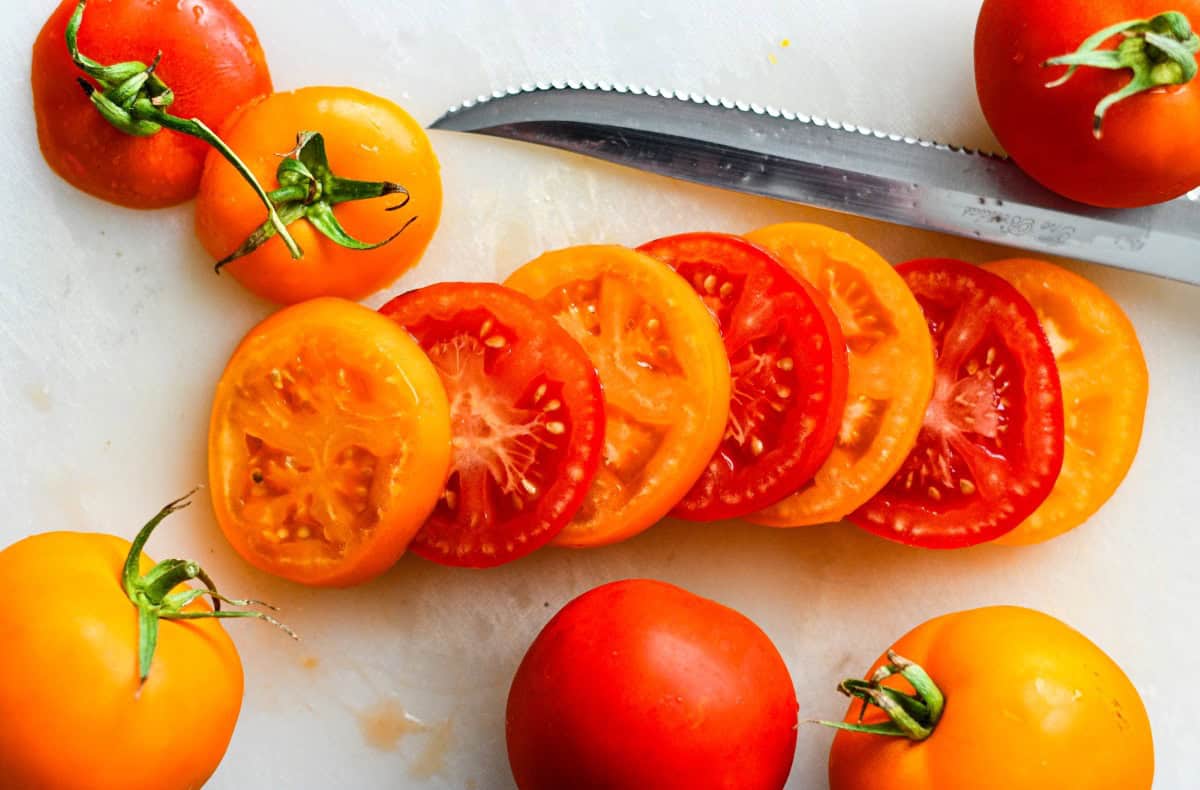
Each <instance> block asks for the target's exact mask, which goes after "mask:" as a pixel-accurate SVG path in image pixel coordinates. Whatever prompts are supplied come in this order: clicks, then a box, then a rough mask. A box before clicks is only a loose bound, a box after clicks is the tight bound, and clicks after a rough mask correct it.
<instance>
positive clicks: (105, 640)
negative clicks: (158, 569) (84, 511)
mask: <svg viewBox="0 0 1200 790" xmlns="http://www.w3.org/2000/svg"><path fill="white" fill-rule="evenodd" d="M129 553H130V543H129V542H128V541H126V540H122V539H121V538H117V537H113V536H110V535H97V534H78V533H67V532H55V533H47V534H43V535H36V536H34V537H31V538H26V539H25V540H22V541H20V542H19V543H16V544H14V545H12V546H9V547H8V548H7V549H4V550H3V551H0V579H3V580H4V583H5V585H6V590H5V597H6V599H7V603H8V605H6V606H5V607H3V608H2V609H0V643H2V644H3V645H4V650H3V651H2V653H0V790H38V789H39V788H47V789H49V788H53V790H190V789H191V788H198V787H200V786H201V785H203V784H204V783H205V782H206V781H207V780H208V778H209V777H210V776H211V775H212V773H213V772H214V771H215V770H216V768H217V765H218V764H219V763H220V762H221V759H222V757H224V755H225V750H226V748H227V747H228V746H229V741H230V738H231V737H232V736H233V730H234V725H235V724H236V723H237V719H238V713H239V711H240V710H241V705H242V683H243V677H242V664H241V660H240V659H239V658H238V654H237V650H236V649H235V648H234V645H233V642H232V641H231V640H230V638H229V636H228V635H227V634H226V633H225V630H224V629H223V628H222V627H221V626H220V624H219V623H217V622H216V621H215V620H212V619H199V620H188V621H187V622H183V621H172V620H161V621H160V622H159V626H158V645H157V649H156V650H155V652H154V657H153V663H152V664H150V672H149V674H148V675H147V677H146V681H145V683H144V684H139V673H138V664H139V654H138V638H139V626H138V610H137V608H136V607H135V606H134V605H133V603H131V601H130V598H129V597H128V596H127V595H126V592H125V590H124V589H123V588H122V566H123V565H124V563H125V560H126V555H127V554H129ZM153 565H154V563H153V561H152V560H150V558H149V557H147V556H146V555H144V554H142V555H140V568H139V569H138V570H139V574H138V575H141V574H144V573H146V572H147V571H149V570H150V569H151V567H152V566H153ZM185 611H187V612H197V613H198V612H206V611H211V610H210V609H209V608H208V607H207V605H205V604H203V603H201V602H199V601H196V602H194V603H192V604H189V605H188V606H187V607H185Z"/></svg>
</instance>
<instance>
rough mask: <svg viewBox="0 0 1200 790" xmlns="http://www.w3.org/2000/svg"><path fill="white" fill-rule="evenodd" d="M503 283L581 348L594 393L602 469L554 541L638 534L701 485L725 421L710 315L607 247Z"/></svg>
mask: <svg viewBox="0 0 1200 790" xmlns="http://www.w3.org/2000/svg"><path fill="white" fill-rule="evenodd" d="M505 284H506V285H508V286H509V287H512V288H515V289H517V290H519V291H521V292H522V293H524V294H527V295H529V296H530V297H532V298H533V299H534V300H535V301H536V302H537V303H538V306H539V307H541V308H542V309H544V310H546V311H547V312H548V313H549V314H550V315H552V316H554V318H555V320H556V321H558V323H559V324H560V325H561V326H562V327H563V328H564V329H565V330H566V331H567V332H568V333H570V335H571V336H572V337H573V338H575V339H576V340H577V341H578V342H579V344H580V345H582V346H583V348H584V351H586V352H587V354H588V357H589V358H590V359H591V361H592V363H593V364H594V365H595V367H596V369H597V371H598V372H599V375H600V382H601V384H602V385H603V387H604V408H605V414H606V419H607V423H606V427H605V447H604V461H603V463H602V465H601V467H600V470H599V472H597V474H596V479H595V480H594V481H593V483H592V487H591V490H590V491H589V492H588V496H587V498H586V499H585V501H584V504H583V507H581V508H580V509H579V512H578V513H577V514H576V516H575V518H574V519H573V520H572V522H571V523H570V524H568V525H567V527H566V529H564V530H563V531H562V533H561V534H560V535H559V536H558V537H557V538H556V539H555V544H556V545H562V546H571V547H573V548H585V547H589V546H599V545H605V544H608V543H614V542H616V541H619V540H624V539H626V538H629V537H632V536H633V535H636V534H637V533H639V532H641V531H643V530H645V529H647V528H648V527H650V526H651V525H652V524H654V523H655V522H656V521H658V520H659V519H661V518H662V517H663V516H665V515H667V514H668V513H670V512H671V509H672V508H673V507H675V505H676V504H677V503H678V502H679V501H680V500H681V499H682V498H683V497H684V495H686V494H687V492H688V490H689V489H690V488H691V487H692V485H693V484H694V483H695V482H696V480H697V479H698V478H699V477H700V475H701V474H702V473H703V471H704V469H705V467H706V466H707V465H708V461H709V459H710V458H712V455H713V453H714V452H715V451H716V448H717V447H718V446H719V445H720V443H721V436H722V434H723V433H724V431H725V425H726V423H727V422H728V418H729V392H730V386H729V358H728V357H727V356H726V354H725V347H724V344H723V343H722V340H721V333H720V328H719V327H718V326H717V322H716V319H715V318H714V317H713V315H712V313H710V312H709V311H708V309H707V308H705V306H704V302H702V301H701V300H700V298H699V297H698V296H696V294H695V292H694V291H693V290H692V288H691V286H689V285H688V283H687V281H686V280H684V279H683V278H682V277H680V276H679V275H678V274H677V273H675V272H674V271H672V270H671V268H670V267H668V266H665V265H663V264H662V263H660V262H659V261H657V260H655V259H654V258H651V257H650V256H649V255H645V254H643V253H640V252H636V251H634V250H630V249H627V248H624V247H617V246H613V245H584V246H578V247H570V248H567V249H563V250H556V251H553V252H548V253H546V254H545V255H542V256H541V257H539V258H537V259H536V260H533V261H530V262H529V263H527V264H525V265H524V266H522V267H521V268H520V269H518V270H517V271H516V272H514V273H513V274H512V275H511V276H510V277H509V278H508V280H507V282H506V283H505Z"/></svg>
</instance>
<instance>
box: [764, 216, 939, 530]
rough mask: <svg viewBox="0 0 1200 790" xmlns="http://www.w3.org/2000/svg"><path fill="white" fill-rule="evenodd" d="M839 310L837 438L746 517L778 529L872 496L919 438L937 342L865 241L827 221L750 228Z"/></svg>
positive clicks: (839, 513)
mask: <svg viewBox="0 0 1200 790" xmlns="http://www.w3.org/2000/svg"><path fill="white" fill-rule="evenodd" d="M746 238H748V239H750V241H753V242H754V243H756V244H759V245H761V246H763V247H766V248H767V249H768V250H770V251H771V252H773V253H775V255H776V256H777V257H778V258H779V260H780V261H781V262H782V263H783V265H784V266H786V267H787V268H788V269H789V270H790V271H791V272H792V274H794V275H796V276H798V277H801V278H803V279H804V280H807V281H808V282H809V283H811V284H812V285H813V286H814V287H815V288H816V289H817V290H818V291H820V292H821V294H822V295H823V296H824V297H825V299H826V300H827V301H828V302H829V306H830V307H831V308H833V312H834V314H835V315H836V316H837V318H838V322H839V323H840V324H841V327H842V333H843V334H844V335H845V337H846V350H847V354H848V361H849V367H850V381H849V385H848V388H847V395H846V411H845V414H844V415H843V417H842V426H841V429H840V431H839V432H838V437H837V442H836V443H835V445H834V448H833V452H832V453H830V455H829V458H828V460H826V461H825V464H824V465H823V466H822V467H821V468H820V469H819V470H818V471H817V474H816V476H815V477H814V478H813V480H812V482H811V483H810V484H809V485H807V486H805V487H804V488H802V489H801V490H800V491H798V492H796V493H795V494H793V495H792V496H790V497H788V498H787V499H785V500H783V501H782V502H779V503H778V504H776V505H773V506H772V507H769V508H767V509H766V510H763V511H761V512H759V513H756V514H754V515H752V516H750V517H749V518H750V520H751V521H754V522H756V523H759V524H766V525H768V526H773V527H799V526H805V525H808V524H823V523H827V522H831V521H838V520H840V519H842V518H843V517H844V516H846V515H847V514H848V513H851V512H852V511H854V510H856V509H857V508H858V507H859V506H861V505H862V504H863V503H865V502H866V501H867V500H869V499H870V498H871V497H872V496H874V495H875V494H876V493H878V491H879V490H880V489H882V488H883V487H884V486H885V485H887V482H888V481H889V480H891V479H892V476H893V475H895V474H896V472H897V471H898V470H899V469H900V465H901V464H902V463H904V459H905V457H906V456H907V455H908V452H909V450H911V449H912V446H913V444H914V443H915V442H916V440H917V434H918V433H919V432H920V430H921V421H922V418H923V417H924V415H925V407H926V406H927V405H928V404H929V398H930V396H931V395H932V393H933V344H932V341H931V340H930V337H929V329H928V326H927V325H926V323H925V316H924V314H923V313H922V312H921V306H920V305H919V304H917V300H916V299H914V298H913V295H912V293H910V292H909V290H908V286H906V285H905V284H904V280H902V279H901V278H900V275H898V274H896V272H895V271H894V270H893V269H892V267H891V266H890V265H889V264H888V262H887V261H885V260H884V259H883V258H882V257H880V256H879V254H878V253H876V252H875V251H874V250H872V249H871V248H870V247H868V246H867V245H865V244H863V243H862V242H860V241H858V240H857V239H855V238H854V237H853V236H850V235H848V234H846V233H842V232H840V231H836V230H833V229H832V228H827V227H824V226H822V225H811V224H805V223H785V224H781V225H772V226H770V227H767V228H762V229H760V230H756V231H754V232H753V233H750V234H748V235H747V236H746Z"/></svg>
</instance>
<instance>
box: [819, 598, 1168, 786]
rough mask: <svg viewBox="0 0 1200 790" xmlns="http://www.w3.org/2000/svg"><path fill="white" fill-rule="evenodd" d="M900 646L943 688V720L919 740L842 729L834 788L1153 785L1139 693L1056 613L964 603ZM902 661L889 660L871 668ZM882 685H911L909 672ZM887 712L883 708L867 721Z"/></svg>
mask: <svg viewBox="0 0 1200 790" xmlns="http://www.w3.org/2000/svg"><path fill="white" fill-rule="evenodd" d="M893 650H894V652H895V653H896V654H899V656H902V657H903V658H905V659H909V660H911V661H913V662H915V663H916V664H918V665H919V666H920V667H922V668H923V669H924V670H925V672H927V673H928V677H929V678H931V679H932V681H933V683H934V684H936V686H937V687H938V688H939V689H940V691H941V693H942V694H943V695H944V699H945V707H944V710H943V711H942V713H941V717H940V719H939V720H938V721H937V722H936V723H934V724H933V732H932V734H931V735H929V736H928V737H927V738H926V739H925V740H920V741H914V740H910V739H909V738H906V737H887V736H882V735H871V734H864V733H857V732H848V731H839V732H838V733H837V735H836V737H835V738H834V741H833V748H832V750H831V751H830V754H829V786H830V789H831V790H949V788H955V789H956V790H957V788H970V790H1017V788H1020V790H1065V788H1087V790H1149V788H1150V786H1151V782H1152V781H1153V778H1154V744H1153V739H1152V737H1151V732H1150V721H1149V719H1148V718H1147V716H1146V709H1145V706H1143V704H1142V700H1141V698H1140V697H1139V696H1138V693H1137V690H1136V689H1135V688H1134V687H1133V684H1132V683H1130V681H1129V678H1128V677H1126V676H1125V673H1124V672H1122V671H1121V668H1120V667H1118V666H1117V665H1116V664H1115V663H1114V662H1113V661H1112V659H1110V658H1109V657H1108V656H1107V655H1105V654H1104V652H1103V651H1101V650H1100V648H1098V647H1096V645H1094V644H1092V642H1090V641H1088V639H1087V638H1086V637H1084V636H1083V635H1082V634H1080V633H1079V632H1078V631H1075V630H1073V629H1072V628H1070V627H1068V626H1066V625H1064V624H1063V623H1061V622H1059V621H1058V620H1055V619H1054V618H1053V617H1050V616H1048V615H1045V614H1041V613H1040V612H1034V611H1031V610H1029V609H1021V608H1016V607H991V608H985V609H975V610H972V611H967V612H959V613H957V614H950V615H946V616H944V617H939V618H937V619H935V620H931V621H929V622H927V623H925V624H924V625H921V626H919V627H917V628H916V629H914V630H913V631H911V632H910V633H909V634H907V635H906V636H904V637H903V638H902V639H900V641H898V642H896V644H895V646H894V647H893ZM891 663H893V662H892V661H891V660H890V659H889V657H888V656H887V655H885V656H883V657H881V658H880V660H879V661H878V662H876V664H875V666H874V667H873V668H872V672H871V673H868V676H867V677H868V678H870V677H871V675H872V674H874V672H875V671H876V670H878V669H879V668H881V667H884V666H885V665H888V664H891ZM882 685H884V686H887V687H890V688H892V689H895V690H898V691H901V692H904V693H906V694H907V693H909V692H910V691H911V690H912V689H911V688H910V686H909V684H908V683H907V682H906V681H905V680H904V679H902V678H901V677H900V676H899V675H893V676H891V677H889V678H887V679H886V680H884V681H883V682H882ZM860 708H861V703H860V702H858V701H855V702H853V703H851V705H850V708H849V710H847V712H846V717H845V722H846V723H848V724H854V723H855V722H857V721H858V718H859V711H860ZM887 718H888V717H887V716H885V715H884V714H883V713H882V711H880V710H879V709H878V708H875V707H873V706H872V707H870V708H869V709H868V711H867V713H866V716H865V718H864V723H866V724H868V725H878V724H881V723H884V722H886V721H887ZM918 723H919V724H920V723H922V722H918Z"/></svg>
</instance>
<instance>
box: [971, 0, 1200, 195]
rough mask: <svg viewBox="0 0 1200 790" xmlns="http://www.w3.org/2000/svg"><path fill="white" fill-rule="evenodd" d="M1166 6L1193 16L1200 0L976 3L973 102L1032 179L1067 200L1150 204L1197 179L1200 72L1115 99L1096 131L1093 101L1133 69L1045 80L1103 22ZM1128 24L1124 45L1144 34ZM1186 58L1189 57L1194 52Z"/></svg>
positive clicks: (1125, 81) (1089, 70)
mask: <svg viewBox="0 0 1200 790" xmlns="http://www.w3.org/2000/svg"><path fill="white" fill-rule="evenodd" d="M1168 9H1171V10H1174V11H1178V12H1182V14H1184V15H1185V16H1186V17H1187V18H1188V19H1190V20H1191V24H1192V26H1196V25H1200V0H1174V1H1173V2H1169V3H1164V2H1162V0H1088V1H1087V2H1082V1H1081V0H986V2H984V4H983V10H982V11H981V12H980V14H979V24H978V27H977V28H976V31H975V84H976V87H977V89H978V93H979V103H980V105H982V107H983V112H984V115H986V116H987V120H988V123H989V124H990V125H991V127H992V131H993V132H995V134H996V137H997V139H999V140H1000V144H1001V145H1003V146H1004V148H1005V150H1007V151H1008V153H1009V154H1010V155H1011V156H1012V157H1013V159H1015V160H1016V161H1017V163H1018V164H1019V165H1021V167H1022V168H1024V169H1025V170H1026V171H1027V172H1028V173H1029V174H1030V175H1031V176H1033V178H1035V179H1037V180H1038V181H1040V182H1041V183H1042V184H1044V185H1045V186H1047V187H1049V188H1050V189H1053V190H1054V191H1055V192H1058V193H1060V194H1063V195H1066V196H1067V197H1069V198H1073V199H1074V200H1079V201H1083V202H1085V203H1091V204H1093V205H1096V206H1108V207H1126V206H1143V205H1147V204H1151V203H1158V202H1160V201H1163V200H1168V199H1170V198H1173V197H1177V196H1179V195H1182V194H1184V193H1185V192H1188V191H1189V190H1191V189H1193V188H1195V187H1197V186H1200V145H1197V144H1196V140H1197V139H1200V82H1198V80H1197V79H1192V80H1190V81H1188V82H1186V83H1183V84H1180V85H1170V86H1163V87H1158V88H1156V89H1154V90H1149V91H1146V92H1144V93H1139V94H1137V95H1135V96H1132V97H1130V98H1126V99H1124V100H1122V101H1119V102H1117V103H1116V104H1115V105H1113V106H1112V107H1111V109H1109V110H1108V112H1107V113H1106V114H1105V115H1104V119H1103V125H1102V127H1101V131H1102V133H1103V136H1102V137H1100V138H1097V136H1096V134H1095V133H1094V131H1093V128H1094V127H1093V116H1094V115H1095V111H1096V107H1097V105H1098V104H1099V102H1100V101H1101V100H1102V99H1104V98H1105V97H1106V96H1108V95H1110V94H1113V93H1114V92H1116V91H1119V90H1121V89H1123V88H1125V86H1127V85H1129V84H1130V82H1131V79H1133V76H1132V72H1131V71H1130V70H1129V69H1127V68H1118V69H1113V70H1108V69H1102V68H1095V67H1092V66H1085V67H1082V68H1079V69H1078V71H1076V72H1075V73H1074V74H1073V75H1072V76H1071V78H1070V79H1069V80H1067V81H1066V82H1065V83H1063V84H1061V85H1057V86H1055V87H1048V86H1047V83H1050V82H1053V81H1055V80H1059V79H1060V78H1061V77H1063V76H1064V75H1065V73H1066V71H1067V67H1066V66H1062V65H1059V66H1050V67H1046V66H1044V65H1043V64H1044V63H1045V62H1046V61H1047V60H1048V59H1050V58H1055V57H1058V56H1062V55H1068V54H1070V53H1073V52H1075V51H1076V50H1078V49H1079V48H1080V45H1081V44H1083V43H1084V41H1085V39H1087V38H1089V37H1090V36H1092V35H1093V34H1095V33H1098V32H1100V31H1102V30H1104V29H1105V28H1108V27H1109V26H1111V25H1115V24H1117V23H1120V22H1125V21H1128V20H1139V19H1141V20H1148V19H1151V18H1153V17H1155V16H1156V15H1158V14H1161V13H1162V12H1164V11H1167V10H1168ZM1130 33H1131V34H1133V35H1134V38H1133V39H1129V40H1128V41H1129V43H1128V44H1126V46H1127V47H1132V46H1137V45H1138V44H1140V43H1141V41H1140V40H1136V39H1138V38H1139V35H1140V34H1138V33H1137V31H1133V30H1131V31H1130ZM1140 37H1141V38H1143V39H1144V36H1140ZM1123 40H1125V39H1123V38H1122V37H1121V36H1118V35H1114V36H1111V37H1110V38H1108V39H1107V40H1106V41H1105V42H1104V43H1103V44H1101V45H1100V46H1099V49H1100V50H1105V49H1107V50H1113V49H1115V48H1116V47H1117V46H1118V45H1120V43H1121V42H1122V41H1123ZM1193 43H1200V41H1195V40H1193ZM1148 48H1149V51H1150V52H1151V55H1152V57H1151V60H1154V59H1156V58H1159V54H1160V52H1161V51H1158V50H1156V49H1155V48H1154V47H1153V46H1152V45H1148ZM1193 51H1195V50H1193ZM1094 54H1095V55H1096V56H1099V57H1106V56H1104V55H1101V54H1100V53H1099V52H1096V53H1094ZM1107 57H1110V58H1113V57H1115V55H1108V56H1107ZM1187 59H1190V60H1191V62H1192V64H1193V65H1194V64H1195V58H1194V56H1192V55H1187ZM1150 65H1152V64H1151V63H1150V61H1148V62H1147V67H1148V68H1149V66H1150ZM1171 68H1173V67H1171ZM1156 73H1165V72H1163V71H1160V72H1156Z"/></svg>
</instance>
